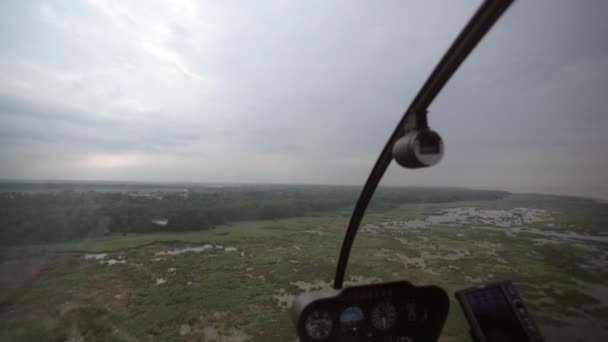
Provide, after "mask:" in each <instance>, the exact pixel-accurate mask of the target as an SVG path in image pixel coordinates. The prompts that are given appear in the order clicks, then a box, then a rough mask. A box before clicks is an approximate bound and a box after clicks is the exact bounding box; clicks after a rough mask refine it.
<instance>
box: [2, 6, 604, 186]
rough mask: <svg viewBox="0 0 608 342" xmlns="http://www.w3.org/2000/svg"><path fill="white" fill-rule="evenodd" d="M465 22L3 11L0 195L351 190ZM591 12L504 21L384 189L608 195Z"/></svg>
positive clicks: (272, 12)
mask: <svg viewBox="0 0 608 342" xmlns="http://www.w3.org/2000/svg"><path fill="white" fill-rule="evenodd" d="M477 5H478V3H477V2H476V1H466V2H459V3H458V4H446V3H445V2H441V1H425V2H409V1H408V2H402V1H395V2H350V1H349V2H345V1H334V2H326V1H306V2H291V1H270V2H265V3H257V2H242V3H239V4H232V3H226V2H210V1H209V2H208V1H200V2H195V1H146V2H140V1H111V0H89V1H86V2H78V3H74V2H70V1H54V2H47V1H42V0H39V1H32V2H3V3H0V16H1V18H0V19H2V20H0V39H1V40H2V41H3V49H2V50H1V51H0V75H1V76H0V121H1V122H0V158H2V160H4V161H6V162H4V163H3V164H2V165H0V178H23V177H26V178H43V179H48V178H79V179H110V180H111V179H115V180H120V179H134V180H166V181H222V182H225V181H235V182H242V181H247V182H305V183H345V184H361V183H362V182H363V181H364V180H365V177H366V175H367V173H368V172H369V170H370V168H371V166H372V165H373V162H374V161H375V159H376V157H377V154H378V153H379V151H380V149H381V148H382V146H383V144H384V143H385V142H386V139H387V138H388V134H389V133H390V132H391V131H392V129H393V128H394V125H395V124H396V122H397V120H398V119H399V117H400V116H401V115H402V114H403V111H404V110H405V109H406V107H407V105H408V104H409V102H410V101H411V99H412V98H413V97H414V96H415V94H416V92H417V91H418V89H419V87H420V86H421V85H422V83H423V82H424V80H425V79H426V77H427V76H428V74H429V73H430V71H431V70H432V68H433V67H434V65H435V63H436V62H437V61H438V60H439V58H440V57H441V55H442V54H443V53H444V51H445V50H446V49H447V47H448V46H449V44H450V43H451V41H452V40H453V39H454V37H455V36H456V34H457V32H458V31H459V30H460V29H461V28H462V26H463V25H464V23H465V22H466V20H468V18H469V17H470V15H471V14H472V12H473V11H474V10H475V8H476V6H477ZM605 11H606V4H604V3H602V2H593V1H591V0H589V2H588V3H587V4H586V5H583V6H581V5H573V4H571V3H569V2H568V1H558V2H553V1H551V2H549V1H539V2H534V3H528V2H526V3H515V4H514V5H513V7H512V9H511V10H510V11H509V12H508V13H507V14H506V16H505V17H504V18H502V19H501V21H500V22H499V23H498V25H497V26H496V27H495V28H494V29H493V30H492V31H491V32H490V34H489V35H488V36H487V37H486V38H485V39H484V40H483V41H482V43H481V44H480V46H479V47H478V48H477V49H476V50H475V51H474V52H473V54H472V55H471V56H470V58H469V59H468V60H467V61H466V62H465V64H464V65H463V66H462V68H461V70H459V71H458V72H457V73H456V75H455V76H454V78H453V79H452V80H451V81H450V82H449V84H448V85H447V87H446V88H445V89H444V91H443V92H442V93H441V94H440V95H439V97H438V98H437V100H436V102H435V103H434V104H433V105H432V107H431V108H430V113H431V114H430V123H431V126H432V127H433V128H435V129H437V130H438V131H439V132H440V133H441V134H442V135H443V136H444V140H445V141H446V144H447V146H446V147H447V155H446V157H445V159H444V160H443V161H442V163H441V164H440V165H439V166H437V167H436V168H433V169H429V170H424V171H405V170H401V169H398V168H396V167H394V166H393V167H391V169H390V172H389V174H388V175H387V178H386V179H385V183H386V184H396V185H437V186H439V185H451V186H472V187H486V188H496V187H498V188H505V189H515V190H519V191H521V190H530V191H549V192H562V193H580V194H591V195H597V196H608V192H607V190H606V189H605V188H602V187H601V185H602V184H604V183H605V179H604V177H603V176H602V175H603V174H606V171H607V170H606V169H607V168H608V161H607V160H606V158H605V157H602V156H601V151H602V149H603V148H605V147H606V145H607V143H608V137H607V136H606V135H605V134H604V131H605V129H606V127H607V126H608V122H607V120H608V119H607V116H606V115H604V114H605V108H607V107H608V103H607V102H608V100H607V99H606V97H605V95H604V94H603V93H604V92H603V90H604V88H605V86H604V85H605V84H606V83H607V81H608V72H607V70H608V49H607V48H606V47H605V46H604V45H602V44H598V42H601V41H603V39H604V37H605V36H606V35H607V34H608V24H607V22H606V21H605V20H604V18H603V13H605ZM539 17H542V18H543V20H538V18H539ZM581 174H584V175H585V177H584V179H582V178H581V177H580V175H581Z"/></svg>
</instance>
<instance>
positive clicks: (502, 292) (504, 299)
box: [456, 281, 544, 342]
mask: <svg viewBox="0 0 608 342" xmlns="http://www.w3.org/2000/svg"><path fill="white" fill-rule="evenodd" d="M456 298H457V299H458V301H459V302H460V305H461V306H462V310H463V311H464V314H465V316H466V318H467V320H468V322H469V325H470V327H471V335H472V337H473V339H474V340H475V341H477V342H542V341H544V339H543V337H542V335H541V333H540V331H539V330H538V327H537V326H536V324H535V323H534V320H533V319H532V316H531V315H530V313H529V312H528V310H527V309H526V307H525V306H524V303H523V301H522V299H521V297H520V296H519V294H518V293H517V291H516V290H515V287H514V286H513V284H512V283H511V282H510V281H503V282H496V283H491V284H487V285H484V286H482V287H473V288H469V289H465V290H462V291H458V292H456Z"/></svg>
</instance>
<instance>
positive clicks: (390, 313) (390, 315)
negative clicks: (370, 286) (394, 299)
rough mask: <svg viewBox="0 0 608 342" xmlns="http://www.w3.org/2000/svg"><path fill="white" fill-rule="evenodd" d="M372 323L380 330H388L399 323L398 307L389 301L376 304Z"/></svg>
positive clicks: (372, 314)
mask: <svg viewBox="0 0 608 342" xmlns="http://www.w3.org/2000/svg"><path fill="white" fill-rule="evenodd" d="M371 318H372V325H373V326H374V328H376V329H378V330H380V331H388V330H390V329H391V328H392V327H394V326H395V323H397V308H395V306H394V305H393V304H391V303H389V302H382V303H379V304H377V305H376V306H374V308H373V309H372V313H371Z"/></svg>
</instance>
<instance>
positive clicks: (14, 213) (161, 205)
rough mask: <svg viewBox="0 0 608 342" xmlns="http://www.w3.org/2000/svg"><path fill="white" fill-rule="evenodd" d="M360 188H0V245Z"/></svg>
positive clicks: (381, 199) (296, 207)
mask: <svg viewBox="0 0 608 342" xmlns="http://www.w3.org/2000/svg"><path fill="white" fill-rule="evenodd" d="M359 191H360V188H359V187H333V186H292V187H290V186H268V187H261V186H233V187H221V188H205V187H201V188H192V189H182V190H179V191H178V190H166V189H150V190H146V189H137V190H135V191H121V192H117V191H97V190H91V189H88V190H86V191H82V190H78V191H77V190H72V189H60V190H54V191H7V192H1V193H0V244H2V245H15V244H20V243H26V242H27V243H29V242H55V241H65V240H72V239H80V238H87V237H98V236H103V235H107V234H128V233H146V232H160V231H172V232H176V231H197V230H207V229H212V228H214V227H215V226H217V225H220V224H223V223H228V222H234V221H243V220H266V219H279V218H287V217H297V216H309V215H319V214H327V213H330V212H337V211H339V210H343V211H345V213H348V211H347V210H350V209H351V208H352V206H353V205H354V203H355V201H356V198H357V196H358V194H359ZM507 195H508V193H507V192H503V191H484V190H469V189H439V188H380V189H379V190H378V192H377V193H376V195H375V196H374V200H373V202H372V204H371V207H370V210H384V209H389V208H392V207H395V206H398V205H400V204H405V203H443V202H454V201H465V200H494V199H499V198H503V197H505V196H507Z"/></svg>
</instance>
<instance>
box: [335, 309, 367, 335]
mask: <svg viewBox="0 0 608 342" xmlns="http://www.w3.org/2000/svg"><path fill="white" fill-rule="evenodd" d="M364 319H365V317H364V315H363V310H361V308H359V307H358V306H350V307H348V308H346V309H344V311H342V314H341V315H340V325H341V326H342V329H345V330H352V331H357V330H358V329H359V328H361V326H362V324H363V322H364Z"/></svg>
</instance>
